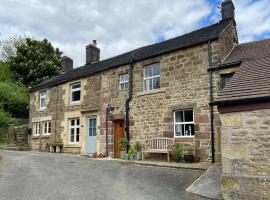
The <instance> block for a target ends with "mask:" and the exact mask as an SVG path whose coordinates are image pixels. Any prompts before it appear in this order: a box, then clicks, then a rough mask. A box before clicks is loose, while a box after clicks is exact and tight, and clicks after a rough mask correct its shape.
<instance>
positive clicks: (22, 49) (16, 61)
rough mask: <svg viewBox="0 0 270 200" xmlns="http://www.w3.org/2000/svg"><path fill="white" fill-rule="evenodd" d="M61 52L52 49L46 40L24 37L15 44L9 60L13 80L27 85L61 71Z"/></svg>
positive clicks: (31, 85)
mask: <svg viewBox="0 0 270 200" xmlns="http://www.w3.org/2000/svg"><path fill="white" fill-rule="evenodd" d="M61 54H62V52H60V51H59V49H58V48H56V49H54V47H53V46H52V44H51V43H50V42H48V40H46V39H44V40H42V41H38V40H35V39H31V38H26V39H25V42H22V43H20V44H18V45H17V46H16V54H15V55H12V56H11V57H10V59H8V60H9V64H10V69H11V72H12V74H13V78H14V80H16V82H17V83H19V84H22V85H25V86H27V87H33V86H34V85H36V84H38V83H40V82H42V81H44V80H47V79H49V78H51V77H52V76H55V75H58V74H59V73H60V71H61V65H60V59H61Z"/></svg>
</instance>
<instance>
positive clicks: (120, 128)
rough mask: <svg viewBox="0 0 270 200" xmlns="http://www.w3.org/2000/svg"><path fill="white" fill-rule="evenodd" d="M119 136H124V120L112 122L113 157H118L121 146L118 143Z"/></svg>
mask: <svg viewBox="0 0 270 200" xmlns="http://www.w3.org/2000/svg"><path fill="white" fill-rule="evenodd" d="M120 138H125V130H124V121H123V120H119V121H115V122H114V157H115V158H120V151H121V147H120V145H119V141H120Z"/></svg>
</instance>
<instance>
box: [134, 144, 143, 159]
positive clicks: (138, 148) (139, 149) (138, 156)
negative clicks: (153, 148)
mask: <svg viewBox="0 0 270 200" xmlns="http://www.w3.org/2000/svg"><path fill="white" fill-rule="evenodd" d="M134 149H135V152H136V160H141V159H142V146H141V145H140V143H139V142H136V143H135V144H134Z"/></svg>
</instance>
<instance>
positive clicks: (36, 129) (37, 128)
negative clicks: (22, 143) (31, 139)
mask: <svg viewBox="0 0 270 200" xmlns="http://www.w3.org/2000/svg"><path fill="white" fill-rule="evenodd" d="M39 134H40V123H34V124H33V136H39Z"/></svg>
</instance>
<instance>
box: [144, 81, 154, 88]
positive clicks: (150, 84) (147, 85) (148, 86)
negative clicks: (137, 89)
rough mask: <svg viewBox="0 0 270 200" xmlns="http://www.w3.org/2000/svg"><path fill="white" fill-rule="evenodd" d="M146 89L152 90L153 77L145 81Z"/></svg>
mask: <svg viewBox="0 0 270 200" xmlns="http://www.w3.org/2000/svg"><path fill="white" fill-rule="evenodd" d="M144 87H145V91H148V90H152V79H148V80H145V81H144Z"/></svg>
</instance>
